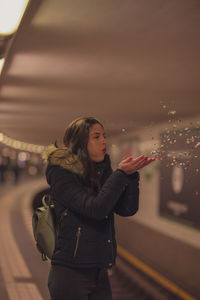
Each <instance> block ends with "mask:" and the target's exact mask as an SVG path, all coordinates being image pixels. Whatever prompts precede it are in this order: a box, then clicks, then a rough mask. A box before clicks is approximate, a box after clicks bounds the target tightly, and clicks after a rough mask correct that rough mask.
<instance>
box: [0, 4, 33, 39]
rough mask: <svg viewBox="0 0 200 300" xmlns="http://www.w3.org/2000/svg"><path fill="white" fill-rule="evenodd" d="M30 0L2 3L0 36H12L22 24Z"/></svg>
mask: <svg viewBox="0 0 200 300" xmlns="http://www.w3.org/2000/svg"><path fill="white" fill-rule="evenodd" d="M28 3H29V0H14V1H13V0H1V1H0V34H6V35H7V34H12V33H13V32H15V31H16V30H17V28H18V26H19V24H20V22H21V19H22V17H23V14H24V12H25V10H26V8H27V5H28Z"/></svg>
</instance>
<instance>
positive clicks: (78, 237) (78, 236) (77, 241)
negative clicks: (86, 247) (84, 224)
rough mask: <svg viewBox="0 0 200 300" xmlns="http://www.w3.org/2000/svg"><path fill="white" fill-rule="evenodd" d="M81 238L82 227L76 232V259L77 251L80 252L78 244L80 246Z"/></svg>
mask: <svg viewBox="0 0 200 300" xmlns="http://www.w3.org/2000/svg"><path fill="white" fill-rule="evenodd" d="M80 236H81V227H78V230H77V232H76V246H75V249H74V257H75V256H76V253H77V250H78V244H79V239H80Z"/></svg>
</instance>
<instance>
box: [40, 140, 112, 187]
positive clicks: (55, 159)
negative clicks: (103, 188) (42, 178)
mask: <svg viewBox="0 0 200 300" xmlns="http://www.w3.org/2000/svg"><path fill="white" fill-rule="evenodd" d="M43 158H44V159H46V161H47V162H48V166H47V170H46V177H47V182H48V183H49V184H51V173H52V171H53V169H54V167H55V166H60V167H62V168H64V169H66V170H68V171H70V172H72V173H75V174H77V175H79V176H82V175H83V174H84V167H83V164H82V162H81V161H80V159H79V158H78V156H77V155H75V154H73V153H71V151H70V150H69V149H68V148H67V147H63V148H56V147H55V146H52V145H51V146H50V147H48V148H47V149H46V151H45V153H44V155H43ZM94 165H95V169H96V170H97V172H98V177H99V180H100V182H101V184H103V183H104V182H105V180H106V179H107V178H108V177H109V176H110V174H111V173H112V168H111V163H110V157H109V155H108V154H106V155H105V158H104V160H103V161H102V162H98V163H94Z"/></svg>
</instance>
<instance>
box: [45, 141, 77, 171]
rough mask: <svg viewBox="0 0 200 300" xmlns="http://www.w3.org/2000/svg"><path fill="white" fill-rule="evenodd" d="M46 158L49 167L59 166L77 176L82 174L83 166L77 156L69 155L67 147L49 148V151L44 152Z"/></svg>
mask: <svg viewBox="0 0 200 300" xmlns="http://www.w3.org/2000/svg"><path fill="white" fill-rule="evenodd" d="M46 158H47V162H48V163H49V164H50V165H56V166H60V167H62V168H64V169H66V170H68V171H71V172H73V173H76V174H78V175H82V174H83V164H82V163H81V161H80V160H79V159H78V156H77V155H75V154H73V153H71V151H70V150H69V149H68V148H67V147H63V148H56V147H54V146H51V147H49V149H47V150H46Z"/></svg>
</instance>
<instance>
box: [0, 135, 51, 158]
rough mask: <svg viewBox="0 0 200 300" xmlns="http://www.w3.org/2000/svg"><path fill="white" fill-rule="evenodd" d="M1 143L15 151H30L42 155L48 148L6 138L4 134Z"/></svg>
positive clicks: (0, 136)
mask: <svg viewBox="0 0 200 300" xmlns="http://www.w3.org/2000/svg"><path fill="white" fill-rule="evenodd" d="M0 142H1V143H2V144H4V145H6V146H9V147H11V148H14V149H18V150H24V151H29V152H32V153H38V154H42V153H43V151H44V150H45V148H46V147H45V146H42V145H34V144H29V143H25V142H21V141H18V140H15V139H12V138H10V137H8V136H6V135H5V134H3V133H2V132H0Z"/></svg>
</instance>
